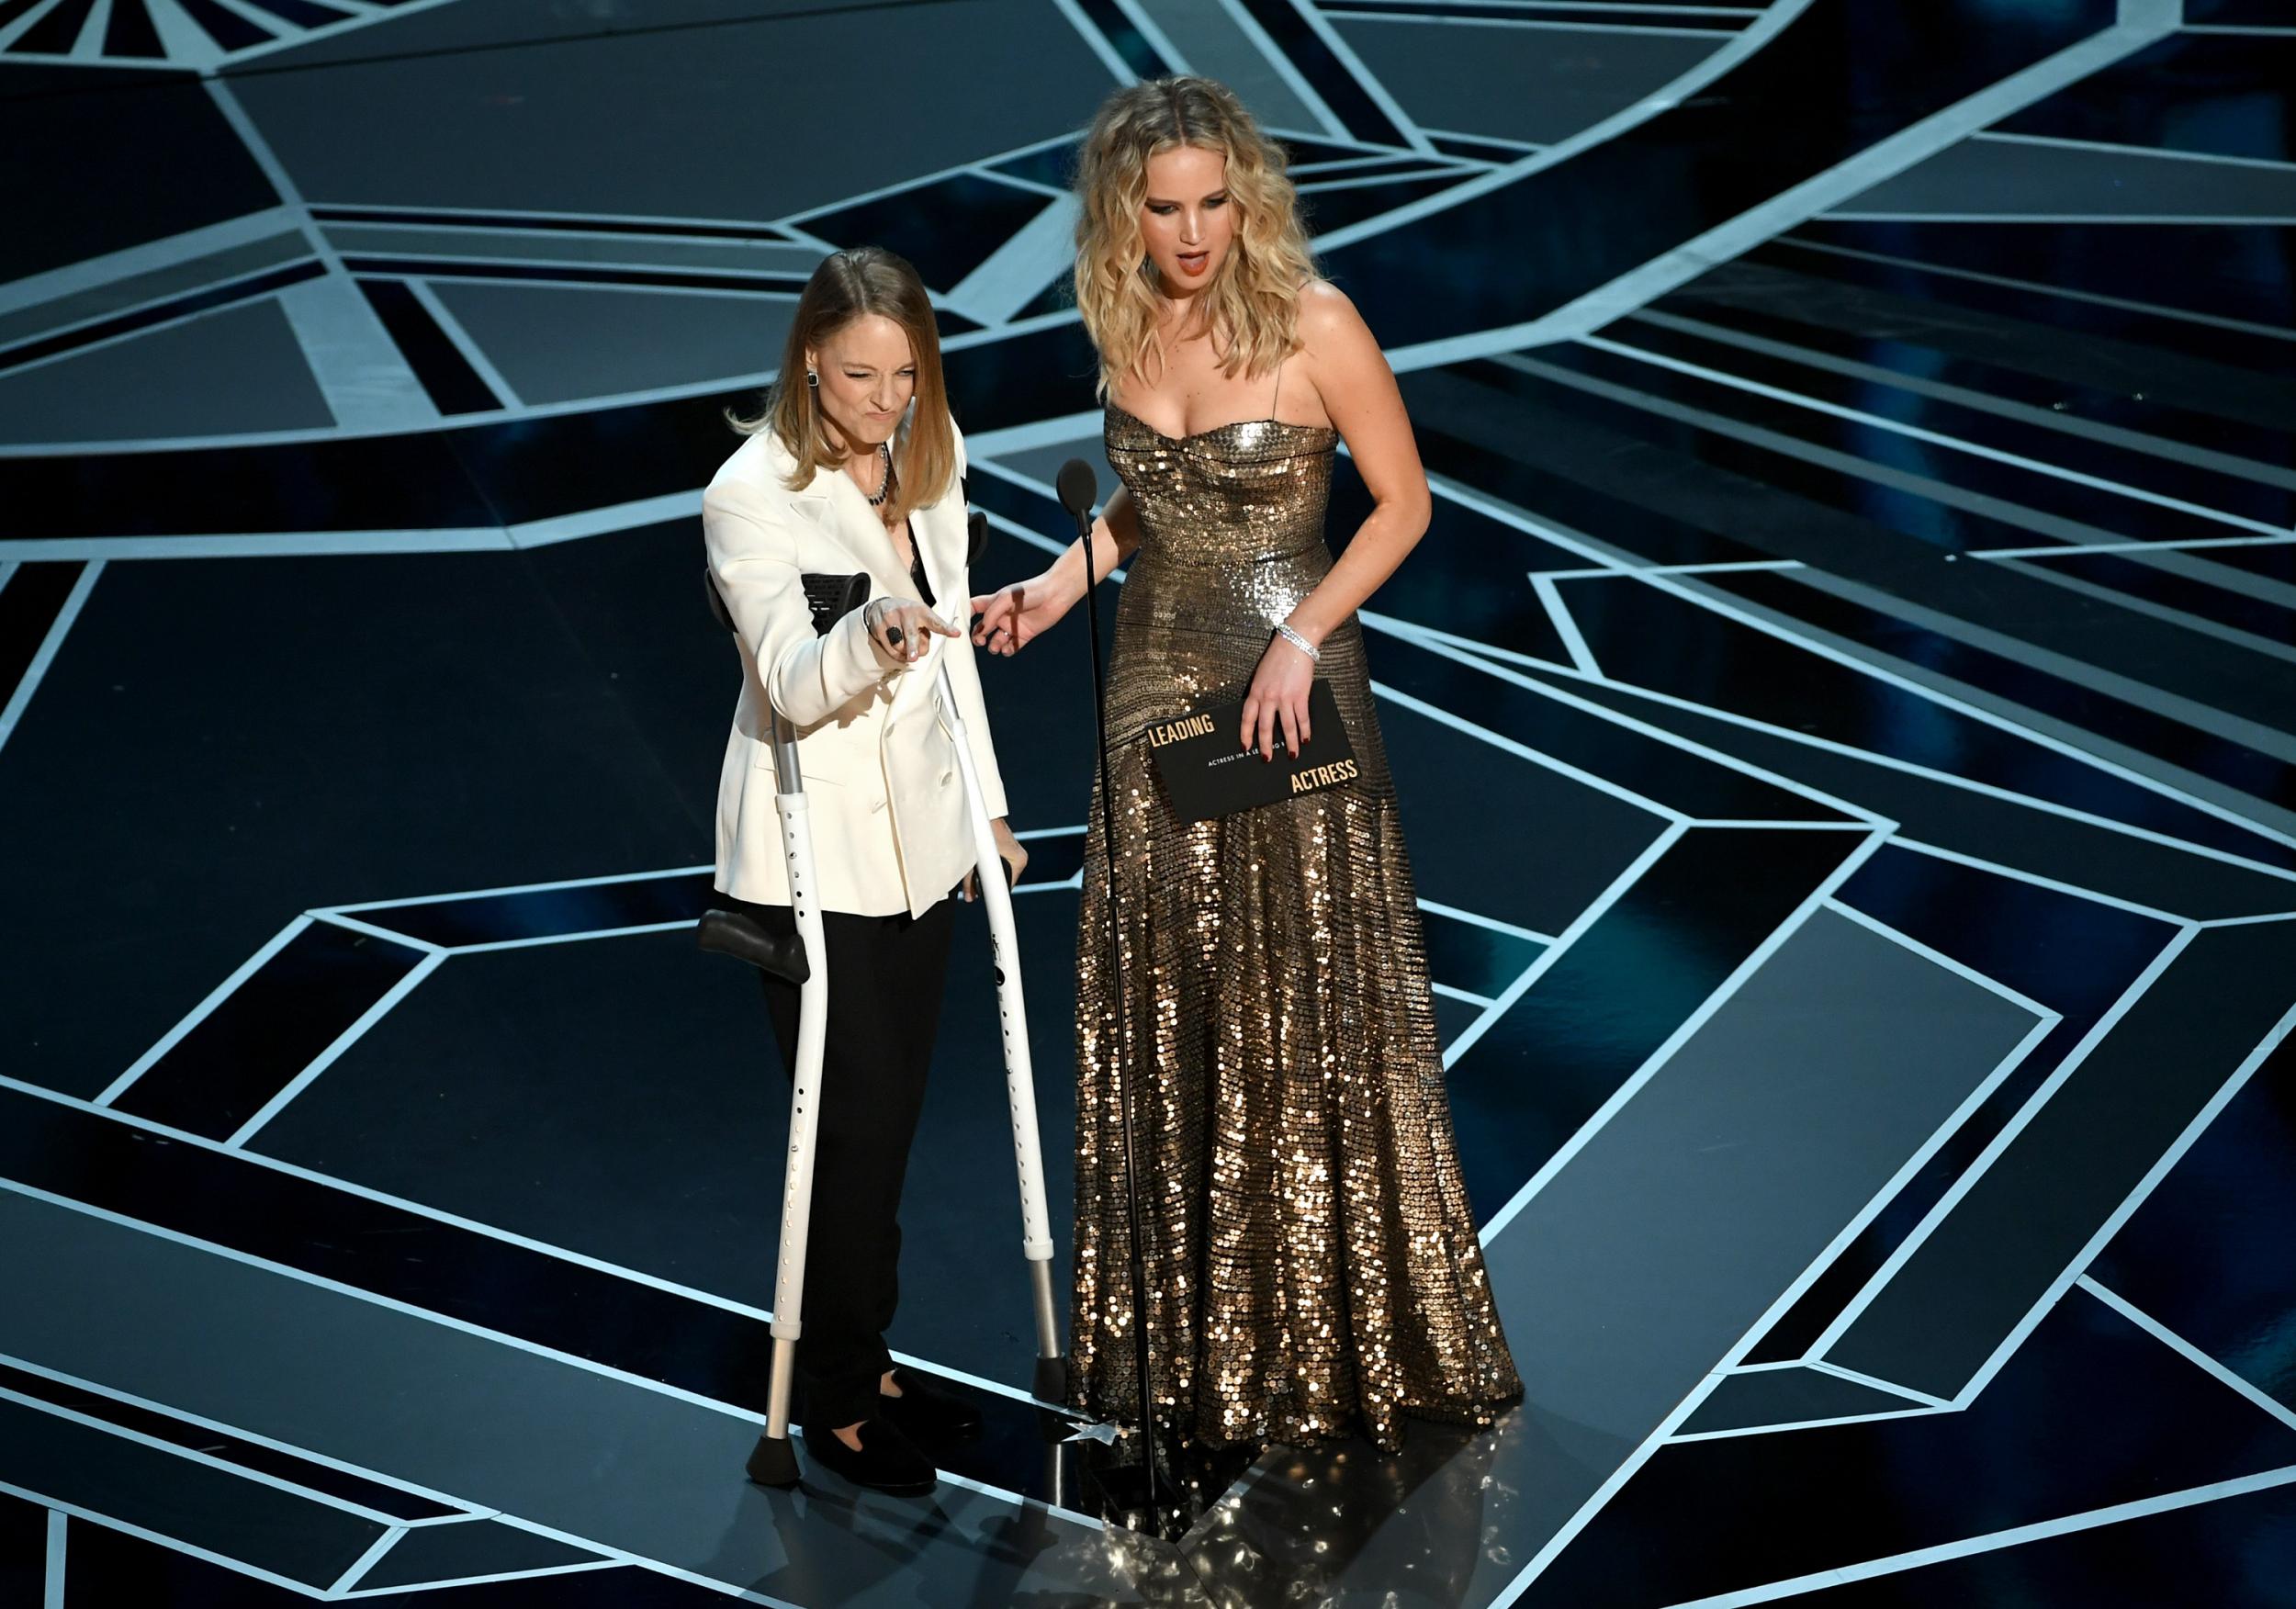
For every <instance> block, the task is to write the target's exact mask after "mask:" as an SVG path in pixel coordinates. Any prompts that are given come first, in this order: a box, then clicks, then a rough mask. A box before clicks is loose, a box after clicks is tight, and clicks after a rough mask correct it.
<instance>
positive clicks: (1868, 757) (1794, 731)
mask: <svg viewBox="0 0 2296 1609" xmlns="http://www.w3.org/2000/svg"><path fill="white" fill-rule="evenodd" d="M1421 629H1423V630H1424V628H1421ZM1452 641H1453V642H1455V643H1459V644H1462V645H1464V644H1465V639H1461V638H1453V639H1452ZM1466 646H1470V647H1472V648H1473V650H1474V651H1476V652H1479V653H1484V654H1492V655H1497V656H1499V657H1501V658H1506V659H1510V660H1515V661H1522V662H1531V661H1528V659H1527V657H1526V656H1523V655H1517V654H1513V653H1510V652H1509V651H1508V650H1507V649H1504V648H1494V647H1489V646H1488V645H1480V644H1477V645H1466ZM1536 665H1537V666H1538V667H1539V668H1540V669H1544V670H1547V671H1548V672H1550V673H1552V674H1555V675H1561V676H1571V675H1575V674H1576V672H1574V671H1572V670H1570V669H1567V668H1565V667H1561V666H1557V665H1554V664H1552V663H1551V662H1549V661H1546V660H1539V661H1536ZM1586 680H1593V681H1597V685H1599V686H1603V687H1607V688H1610V689H1613V690H1614V691H1615V692H1622V693H1626V694H1629V695H1631V696H1633V697H1635V698H1640V699H1648V700H1649V701H1650V702H1651V703H1661V704H1665V705H1667V706H1669V707H1670V708H1672V709H1678V710H1683V711H1687V712H1689V713H1690V714H1697V715H1704V716H1707V717H1709V718H1711V719H1713V720H1716V721H1720V722H1722V723H1724V724H1725V725H1728V726H1742V727H1744V728H1746V729H1747V730H1749V731H1753V732H1761V733H1764V734H1767V735H1768V736H1770V737H1779V738H1783V739H1784V740H1786V741H1787V742H1791V743H1798V744H1800V745H1802V746H1803V747H1805V748H1817V749H1821V750H1823V751H1824V752H1826V753H1829V754H1839V755H1841V756H1843V757H1844V758H1846V759H1855V760H1862V761H1864V762H1865V763H1867V764H1870V765H1877V766H1881V767H1883V768H1884V769H1885V770H1889V771H1903V772H1905V773H1906V774H1907V775H1908V776H1918V777H1923V778H1926V779H1928V780H1929V781H1930V782H1940V783H1943V784H1944V785H1946V786H1948V787H1954V788H1961V789H1964V790H1966V791H1967V792H1969V793H1982V794H1984V795H1986V797H1987V798H1993V799H1998V800H2000V801H2002V802H2003V803H2004V804H2017V805H2021V806H2023V807H2024V808H2026V809H2030V810H2037V811H2040V812H2042V813H2043V814H2044V815H2049V816H2062V817H2064V818H2065V819H2066V820H2068V821H2078V822H2080V823H2082V824H2084V825H2085V826H2088V827H2098V828H2100V829H2102V830H2104V831H2108V832H2116V833H2120V834H2122V835H2124V836H2126V837H2129V838H2141V839H2143V840H2144V841H2145V842H2147V843H2155V844H2159V845H2161V846H2162V847H2163V848H2165V849H2172V850H2181V851H2183V852H2184V853H2186V854H2191V855H2199V856H2200V857H2202V858H2203V859H2206V860H2212V861H2222V862H2223V863H2224V864H2226V865H2229V866H2237V867H2239V868H2241V869H2242V870H2243V871H2247V872H2257V873H2258V874H2260V875H2262V876H2267V877H2273V878H2278V879H2279V880H2280V881H2282V882H2289V883H2296V871H2290V870H2289V869H2288V868H2286V867H2281V866H2273V865H2270V864H2268V863H2267V862H2265V861H2251V860H2249V859H2247V858H2246V857H2245V856H2243V855H2235V854H2234V853H2233V852H2232V851H2231V850H2220V849H2215V848H2213V847H2212V846H2210V845H2206V844H2197V843H2193V842H2190V841H2189V840H2188V839H2185V838H2176V837H2173V836H2171V835H2170V834H2167V833H2164V832H2159V831H2156V830H2155V829H2154V828H2152V827H2134V826H2132V825H2130V824H2129V823H2127V822H2124V821H2115V820H2113V819H2112V818H2111V817H2110V816H2097V815H2094V814H2092V813H2090V812H2088V811H2086V810H2080V809H2077V808H2075V807H2074V806H2072V805H2070V804H2057V803H2056V802H2055V801H2054V800H2050V799H2043V798H2039V797H2036V796H2034V795H2032V794H2029V793H2015V792H2012V791H2011V790H2009V789H2008V788H2003V787H1999V786H1998V785H1996V784H1994V783H1992V782H1977V781H1975V779H1973V778H1969V777H1964V776H1958V775H1955V774H1954V773H1953V772H1951V771H1939V770H1937V769H1935V768H1934V767H1931V766H1926V765H1921V764H1919V763H1918V762H1916V761H1914V760H1909V759H1898V758H1897V757H1896V756H1895V755H1890V754H1883V753H1881V752H1879V751H1877V750H1874V749H1871V748H1856V747H1854V746H1852V745H1851V744H1847V743H1840V742H1836V741H1835V740H1834V739H1832V738H1830V737H1818V736H1817V735H1816V734H1815V733H1810V732H1804V731H1801V730H1799V729H1798V728H1796V727H1793V726H1776V725H1774V724H1773V723H1771V722H1768V721H1761V720H1757V719H1755V718H1754V717H1752V716H1750V715H1742V714H1738V713H1736V712H1735V711H1732V710H1728V709H1725V708H1722V707H1720V706H1718V705H1715V704H1703V703H1698V702H1697V701H1696V700H1694V699H1687V698H1682V697H1679V696H1678V695H1676V694H1674V693H1671V692H1657V691H1656V690H1654V689H1651V688H1648V687H1641V686H1638V685H1637V684H1635V683H1634V682H1631V681H1618V680H1616V679H1615V678H1609V677H1605V678H1601V679H1599V680H1597V679H1594V678H1587V679H1586ZM1909 691H1913V692H1921V690H1920V689H1918V688H1916V689H1911V690H1909ZM2266 836H2271V835H2269V834H2267V835H2266ZM1898 841H1899V842H1901V843H1906V842H1909V840H1906V839H1900V840H1898ZM1923 848H1924V850H1925V852H1927V846H1923ZM1934 852H1936V853H1939V854H1941V855H1943V854H1949V853H1950V851H1946V850H1936V851H1934ZM1973 863H1975V864H1978V865H1983V866H1985V867H1986V868H1987V869H1988V870H1998V871H2000V872H2003V873H2005V874H2007V875H2010V876H2018V877H2024V878H2028V879H2030V878H2031V877H2032V875H2033V874H2032V873H2031V872H2019V871H2017V870H2016V869H2015V868H2014V867H2008V866H1999V867H1997V866H1995V864H1994V863H1993V862H1991V861H1976V862H1973ZM2065 892H2067V893H2071V894H2079V895H2083V896H2084V897H2088V898H2093V899H2105V900H2109V899H2110V897H2111V896H2110V895H2099V894H2097V893H2096V892H2095V891H2094V890H2091V889H2081V888H2075V887H2073V886H2071V885H2070V884H2067V885H2065ZM2138 908H2142V907H2138ZM2172 919H2176V920H2182V919H2183V918H2181V917H2178V918H2172Z"/></svg>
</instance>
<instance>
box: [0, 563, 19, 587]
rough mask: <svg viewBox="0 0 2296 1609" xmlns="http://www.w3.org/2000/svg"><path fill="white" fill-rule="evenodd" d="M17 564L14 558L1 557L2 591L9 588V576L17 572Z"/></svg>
mask: <svg viewBox="0 0 2296 1609" xmlns="http://www.w3.org/2000/svg"><path fill="white" fill-rule="evenodd" d="M17 568H18V567H17V561H16V560H15V559H12V558H0V592H5V591H7V590H8V578H9V577H10V576H13V575H14V574H16V572H17Z"/></svg>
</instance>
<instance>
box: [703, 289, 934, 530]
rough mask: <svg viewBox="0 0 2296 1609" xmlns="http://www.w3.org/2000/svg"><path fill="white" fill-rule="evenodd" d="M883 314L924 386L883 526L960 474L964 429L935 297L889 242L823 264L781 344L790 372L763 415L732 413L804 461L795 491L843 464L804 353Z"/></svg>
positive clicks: (897, 460) (738, 425) (898, 445)
mask: <svg viewBox="0 0 2296 1609" xmlns="http://www.w3.org/2000/svg"><path fill="white" fill-rule="evenodd" d="M869 313H880V314H883V315H884V317H886V318H888V319H891V320H892V321H894V322H895V323H896V324H898V325H900V326H901V328H902V330H903V331H904V332H906V334H907V336H908V338H909V352H910V354H911V355H912V356H914V357H915V359H916V361H917V391H916V393H915V395H914V396H913V397H912V398H911V399H910V409H909V417H908V421H907V425H906V429H904V430H903V431H902V432H901V433H900V434H899V437H898V439H897V440H896V441H895V443H894V449H893V473H894V477H895V484H894V495H893V501H892V503H891V505H890V506H889V507H887V508H886V509H885V510H884V515H885V522H886V523H888V524H898V523H900V522H901V521H902V520H904V519H906V517H907V516H908V515H909V513H910V512H912V511H914V510H916V509H917V508H920V507H922V506H923V505H925V504H927V503H929V502H936V501H940V498H941V497H942V496H943V495H945V494H946V493H947V492H948V490H949V489H950V487H951V485H952V483H953V482H954V481H955V479H956V473H957V442H956V433H955V432H954V431H952V430H951V428H950V424H949V388H948V387H947V385H946V384H945V383H944V382H943V381H942V379H941V375H940V328H939V326H938V325H936V324H935V323H934V322H933V302H932V298H931V297H930V296H929V295H928V294H927V292H926V289H925V282H924V281H923V280H922V279H919V278H918V277H917V270H916V269H914V268H912V267H910V266H909V264H908V260H907V259H906V258H905V257H901V256H897V255H895V253H891V252H888V251H886V250H885V249H884V247H883V246H855V247H853V248H852V249H851V250H850V251H844V252H833V253H830V254H829V255H828V256H827V257H824V258H823V259H822V260H821V264H820V266H819V267H817V268H816V269H815V270H814V271H813V277H812V278H811V279H808V280H807V281H805V291H804V292H803V294H801V295H800V296H799V297H798V298H797V316H796V317H795V318H794V319H793V320H792V321H791V322H790V326H789V339H788V341H787V342H786V343H783V345H782V372H781V373H780V374H779V375H778V376H776V377H774V382H773V388H772V389H771V390H770V391H768V392H767V393H766V398H765V408H764V410H763V411H761V412H760V413H759V414H758V415H757V416H756V417H755V418H750V419H743V418H738V417H736V416H733V415H730V414H729V415H727V418H728V420H729V421H730V422H731V423H732V425H733V427H734V428H735V429H736V430H737V431H739V432H741V433H742V434H744V435H758V434H760V433H764V432H766V431H769V430H770V431H771V432H772V433H774V435H775V436H777V437H778V438H780V441H781V444H782V446H784V447H786V448H788V449H789V455H790V456H791V457H793V458H794V459H796V461H797V464H796V467H795V468H793V469H792V470H791V471H790V476H789V487H790V489H791V490H793V491H794V490H797V489H800V488H802V487H803V486H805V483H806V482H807V481H809V480H811V479H812V478H814V476H815V474H816V472H818V471H819V470H821V469H823V468H825V467H836V466H838V465H841V464H843V463H844V462H845V459H846V456H847V454H846V447H845V444H844V443H843V442H842V441H840V440H839V439H838V435H837V432H836V427H835V426H834V425H833V424H831V423H830V422H829V419H828V417H827V415H826V414H825V413H823V412H822V411H821V394H820V393H819V392H818V391H816V389H815V388H813V387H812V386H811V385H809V384H808V383H807V382H806V379H805V354H806V352H807V351H808V350H811V351H815V352H818V351H819V350H820V349H821V347H822V345H823V344H824V343H827V341H828V340H829V338H830V337H831V336H833V335H835V334H836V333H837V332H838V331H839V330H842V329H844V328H845V326H846V325H848V324H850V323H851V322H852V321H854V320H855V319H858V318H861V317H862V316H864V315H866V314H869Z"/></svg>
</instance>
